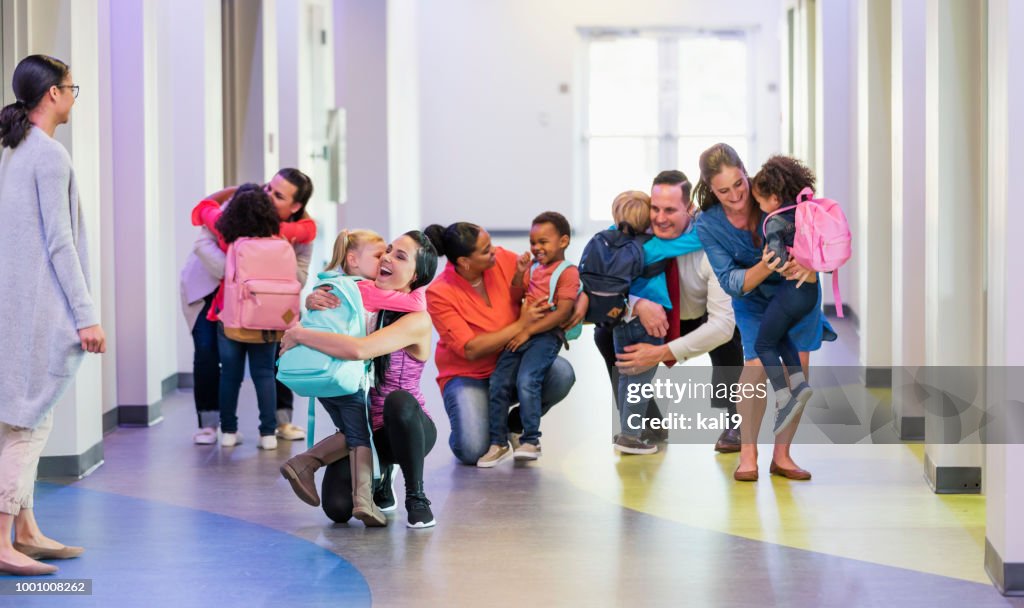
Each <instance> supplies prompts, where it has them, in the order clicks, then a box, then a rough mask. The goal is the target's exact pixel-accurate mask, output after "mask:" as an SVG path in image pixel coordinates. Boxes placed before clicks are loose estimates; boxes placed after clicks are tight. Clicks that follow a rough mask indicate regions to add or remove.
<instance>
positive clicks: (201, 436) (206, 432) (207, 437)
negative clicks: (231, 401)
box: [192, 427, 217, 445]
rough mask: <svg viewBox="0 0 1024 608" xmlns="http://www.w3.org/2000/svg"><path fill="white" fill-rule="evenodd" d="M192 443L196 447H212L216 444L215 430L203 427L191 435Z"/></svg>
mask: <svg viewBox="0 0 1024 608" xmlns="http://www.w3.org/2000/svg"><path fill="white" fill-rule="evenodd" d="M192 443H195V444H196V445H213V444H215V443H217V429H215V428H212V427H204V428H201V429H199V430H198V431H196V433H195V435H192Z"/></svg>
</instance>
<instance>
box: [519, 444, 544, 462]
mask: <svg viewBox="0 0 1024 608" xmlns="http://www.w3.org/2000/svg"><path fill="white" fill-rule="evenodd" d="M540 454H541V452H540V444H539V443H538V444H536V445H534V444H532V443H521V444H519V447H518V448H516V450H515V451H514V452H513V453H512V455H513V456H514V457H515V459H516V460H537V459H538V458H540Z"/></svg>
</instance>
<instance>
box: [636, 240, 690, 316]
mask: <svg viewBox="0 0 1024 608" xmlns="http://www.w3.org/2000/svg"><path fill="white" fill-rule="evenodd" d="M701 248H702V247H701V242H700V238H699V237H698V236H697V232H696V231H695V230H694V229H693V225H692V224H691V225H690V228H689V229H688V230H687V231H686V232H684V233H683V234H681V235H679V236H677V237H676V238H674V239H668V240H667V239H659V238H658V237H654V238H652V239H650V240H648V241H647V242H646V243H644V265H649V264H654V263H656V262H660V261H662V260H667V259H669V258H675V257H679V256H681V255H686V254H687V253H693V252H694V251H700V250H701ZM629 295H630V296H636V297H638V298H643V299H645V300H650V301H651V302H657V303H658V304H660V305H661V306H664V307H665V308H672V300H671V299H670V298H669V295H668V283H666V281H665V273H661V274H659V275H657V276H653V277H650V278H644V277H640V278H637V279H634V280H633V282H632V283H630V285H629Z"/></svg>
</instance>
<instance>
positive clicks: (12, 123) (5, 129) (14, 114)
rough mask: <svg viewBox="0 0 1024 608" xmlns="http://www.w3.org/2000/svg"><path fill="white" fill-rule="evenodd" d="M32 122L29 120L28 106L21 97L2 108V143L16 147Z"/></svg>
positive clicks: (0, 128)
mask: <svg viewBox="0 0 1024 608" xmlns="http://www.w3.org/2000/svg"><path fill="white" fill-rule="evenodd" d="M31 128H32V123H31V122H29V120H28V108H27V107H26V106H25V103H24V102H23V101H21V100H20V99H19V100H18V101H16V102H14V103H12V104H10V105H7V106H4V109H3V110H0V145H3V146H4V147H6V148H16V147H18V144H20V143H21V142H22V141H23V140H24V139H25V137H27V136H28V130H29V129H31Z"/></svg>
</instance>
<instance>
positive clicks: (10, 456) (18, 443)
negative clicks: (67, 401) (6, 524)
mask: <svg viewBox="0 0 1024 608" xmlns="http://www.w3.org/2000/svg"><path fill="white" fill-rule="evenodd" d="M52 429H53V410H51V411H50V413H49V414H47V415H46V417H45V418H43V421H42V422H40V423H39V426H37V427H36V428H34V429H26V428H22V427H18V426H10V425H9V424H4V423H3V422H0V513H9V514H11V515H17V514H18V513H20V512H21V510H22V509H31V508H32V494H33V491H34V489H35V483H36V470H37V469H38V467H39V455H40V454H42V453H43V447H44V446H45V445H46V440H47V439H48V438H49V437H50V430H52Z"/></svg>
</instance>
